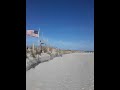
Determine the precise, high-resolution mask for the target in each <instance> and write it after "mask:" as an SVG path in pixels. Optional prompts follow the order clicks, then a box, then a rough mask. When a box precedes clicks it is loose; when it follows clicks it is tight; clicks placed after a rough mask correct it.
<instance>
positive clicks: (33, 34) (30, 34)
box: [26, 30, 39, 37]
mask: <svg viewBox="0 0 120 90" xmlns="http://www.w3.org/2000/svg"><path fill="white" fill-rule="evenodd" d="M26 35H28V36H32V37H39V34H38V31H35V30H27V31H26Z"/></svg>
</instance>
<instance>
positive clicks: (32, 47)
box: [32, 43, 34, 53]
mask: <svg viewBox="0 0 120 90" xmlns="http://www.w3.org/2000/svg"><path fill="white" fill-rule="evenodd" d="M32 52H33V53H34V43H33V45H32Z"/></svg>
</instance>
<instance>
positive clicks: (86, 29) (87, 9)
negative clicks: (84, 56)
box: [26, 0, 94, 50]
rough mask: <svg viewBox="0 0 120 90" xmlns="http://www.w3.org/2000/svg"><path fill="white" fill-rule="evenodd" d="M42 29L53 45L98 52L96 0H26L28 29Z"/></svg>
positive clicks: (31, 40) (34, 41)
mask: <svg viewBox="0 0 120 90" xmlns="http://www.w3.org/2000/svg"><path fill="white" fill-rule="evenodd" d="M39 28H40V31H41V32H42V33H43V39H45V40H47V39H48V44H50V45H52V46H56V47H59V48H63V49H78V50H94V0H26V29H34V30H38V29H39ZM40 35H42V34H40ZM26 42H27V44H32V43H35V44H37V43H38V42H37V39H36V38H31V37H27V38H26Z"/></svg>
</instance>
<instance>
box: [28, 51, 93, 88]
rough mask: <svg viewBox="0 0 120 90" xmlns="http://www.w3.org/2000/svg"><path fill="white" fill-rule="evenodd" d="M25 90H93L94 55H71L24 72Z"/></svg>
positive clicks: (57, 58)
mask: <svg viewBox="0 0 120 90" xmlns="http://www.w3.org/2000/svg"><path fill="white" fill-rule="evenodd" d="M26 90H94V53H72V54H66V55H63V57H56V58H54V59H53V60H50V61H48V62H45V63H40V64H39V65H37V66H36V67H35V68H34V69H30V70H28V71H27V72H26Z"/></svg>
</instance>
